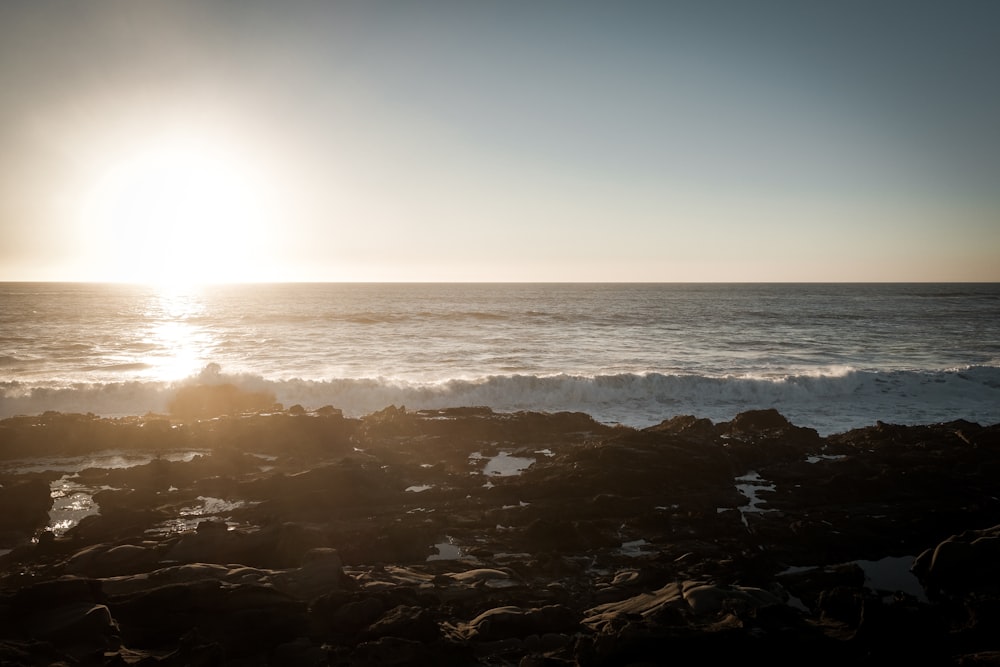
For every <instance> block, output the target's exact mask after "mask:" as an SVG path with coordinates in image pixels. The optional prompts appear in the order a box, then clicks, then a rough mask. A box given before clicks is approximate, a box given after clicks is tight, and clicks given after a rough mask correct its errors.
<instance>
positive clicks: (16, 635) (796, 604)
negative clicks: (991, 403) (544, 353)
mask: <svg viewBox="0 0 1000 667" xmlns="http://www.w3.org/2000/svg"><path fill="white" fill-rule="evenodd" d="M107 450H120V451H126V452H127V451H131V452H136V451H138V452H144V453H145V454H146V457H145V458H144V459H142V460H138V459H137V460H133V461H131V463H132V464H133V465H129V466H128V467H121V466H119V467H114V466H112V465H110V464H108V463H107V462H105V463H101V462H99V461H96V460H92V461H90V462H89V463H91V464H93V465H87V463H88V462H87V461H86V459H87V456H88V455H92V454H94V453H95V452H101V451H107ZM180 450H184V451H187V452H189V453H190V456H184V457H179V458H178V457H174V458H172V457H171V456H170V453H171V452H177V451H180ZM30 452H34V456H35V458H40V457H41V456H44V455H53V456H55V455H58V456H60V457H63V458H65V457H74V456H75V457H79V458H80V460H81V463H80V464H79V469H76V470H49V471H48V472H46V471H42V470H34V471H30V472H29V471H25V472H22V473H21V474H17V473H16V471H11V470H10V469H9V467H8V469H7V471H6V472H4V473H2V474H0V483H2V485H3V486H2V487H0V517H2V518H0V534H2V535H3V537H4V540H5V541H6V543H7V545H8V548H10V549H11V551H10V552H9V553H7V554H5V555H2V556H0V617H2V619H3V620H4V628H5V629H4V630H3V631H0V660H2V661H3V663H4V664H12V665H20V664H24V665H27V664H36V663H37V662H38V661H39V660H42V659H45V660H50V661H51V660H57V659H64V660H66V661H67V662H70V663H71V664H95V665H111V664H116V665H120V664H122V663H123V662H124V664H141V665H148V664H157V665H182V664H191V663H192V662H201V663H202V664H205V663H206V662H207V663H212V664H252V665H258V664H259V665H266V664H336V665H362V664H377V663H386V662H391V663H392V664H413V665H417V664H429V663H436V664H455V665H459V664H461V665H477V664H481V665H506V664H510V665H518V664H547V665H577V664H584V665H612V664H622V663H623V662H637V661H642V660H646V661H650V660H653V661H658V660H663V659H664V656H674V657H682V656H687V657H691V656H695V655H697V656H700V657H703V658H704V657H709V658H719V659H734V660H735V659H744V660H745V659H747V657H748V656H749V657H751V658H752V657H760V658H762V659H763V658H765V657H766V658H767V659H769V660H771V661H772V663H777V664H794V663H801V661H803V660H806V659H808V660H810V661H811V662H814V663H816V664H830V665H833V664H845V663H847V662H854V663H857V664H884V663H885V662H895V661H898V660H901V659H907V660H924V661H926V660H927V659H929V657H930V659H932V660H936V661H937V662H936V664H972V663H970V662H968V661H969V660H972V659H973V658H971V657H970V656H972V655H974V654H976V655H979V654H983V653H984V652H993V654H995V655H1000V641H998V640H996V639H995V636H994V634H993V632H992V630H993V629H995V628H996V627H1000V626H998V623H1000V614H997V613H996V609H1000V577H998V576H997V574H996V568H995V566H994V562H995V554H993V552H992V551H991V547H990V545H992V544H993V543H995V542H996V541H997V540H1000V528H998V526H1000V500H998V498H1000V475H997V474H996V473H997V472H998V471H1000V425H989V426H982V425H977V424H972V423H970V422H965V421H955V422H949V423H945V424H935V425H927V426H902V425H891V424H881V423H880V424H878V425H876V426H872V427H866V428H862V429H854V430H851V431H848V432H845V433H840V434H834V435H829V436H825V437H824V436H820V435H819V434H817V433H816V431H814V430H812V429H808V428H801V427H797V426H795V425H794V424H791V423H789V422H788V421H787V420H786V419H785V418H784V417H783V416H782V415H780V414H779V413H778V412H776V411H774V410H758V411H750V412H746V413H742V414H740V415H737V417H735V418H734V419H732V420H730V421H727V422H720V423H712V422H710V421H709V420H707V419H699V418H696V417H690V416H688V417H675V418H673V419H670V420H667V421H665V422H662V423H660V424H658V425H655V426H652V427H649V428H645V429H635V428H631V427H625V426H608V425H606V424H601V423H600V422H597V421H595V420H593V419H592V418H591V417H589V416H588V415H585V414H582V413H568V412H564V413H538V412H516V413H499V412H494V411H493V410H490V409H489V408H476V407H470V408H452V409H443V410H427V411H407V410H405V409H403V408H395V407H389V408H386V409H384V410H381V411H379V412H376V413H373V414H370V415H366V416H365V417H361V418H347V417H344V416H343V415H341V414H340V413H339V411H337V410H336V409H334V408H325V409H322V410H319V411H314V412H307V411H305V410H303V409H301V408H299V407H298V406H293V407H292V408H289V409H288V410H283V411H281V412H275V413H270V414H248V415H244V416H240V417H207V416H201V417H197V418H188V419H187V420H180V419H172V418H169V417H166V416H163V415H145V416H142V417H129V418H122V419H109V418H101V417H96V416H93V415H90V416H88V415H80V414H64V413H46V414H43V415H35V416H23V417H16V418H9V419H4V420H0V459H2V460H3V461H6V462H8V463H9V462H10V461H12V460H14V459H20V458H31V454H30ZM24 454H27V456H24ZM102 466H107V467H102ZM57 482H58V483H60V484H62V483H67V484H68V483H70V482H72V484H76V485H77V486H75V487H73V488H74V489H81V488H87V489H90V490H92V491H93V493H92V496H91V498H92V501H93V504H94V505H95V506H96V507H95V508H94V511H93V512H92V513H89V514H86V515H85V516H82V517H80V518H79V520H78V521H77V522H76V523H75V524H73V525H71V526H68V527H63V529H62V530H60V531H52V530H48V531H47V530H45V527H46V526H49V527H51V526H50V522H51V518H50V516H49V513H50V512H51V511H52V510H53V505H54V501H55V500H58V499H53V498H52V489H53V488H55V487H53V485H54V484H56V483H57ZM60 488H62V487H60ZM67 488H68V487H67ZM81 502H82V501H81ZM39 531H41V532H39ZM18 536H19V537H18ZM32 538H34V539H32ZM908 563H911V564H912V566H911V567H912V572H907V571H906V570H907V564H908ZM878 568H882V569H883V570H885V572H883V573H882V574H883V575H885V577H888V578H886V579H879V577H880V576H882V575H880V574H878ZM890 570H891V571H890ZM903 575H905V576H904V579H905V581H904V580H902V579H899V577H900V576H903ZM893 577H895V579H893ZM907 577H908V578H907ZM901 582H902V583H901ZM914 585H916V586H917V588H913V586H914ZM192 600H197V603H195V602H192ZM192 605H193V606H192ZM970 618H971V619H974V620H972V621H969V620H968V619H970ZM963 619H965V620H964V621H963ZM963 622H964V623H965V625H963V624H962V623H963ZM963 660H964V661H966V662H961V661H963ZM525 661H527V662H525ZM975 664H981V663H975Z"/></svg>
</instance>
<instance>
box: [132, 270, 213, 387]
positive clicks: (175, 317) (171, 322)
mask: <svg viewBox="0 0 1000 667" xmlns="http://www.w3.org/2000/svg"><path fill="white" fill-rule="evenodd" d="M203 296H204V295H203V294H202V290H201V288H198V287H189V286H185V287H175V286H163V287H157V288H156V291H155V293H154V294H152V295H151V296H150V300H149V303H148V304H147V307H146V312H145V317H146V320H147V322H148V323H149V328H148V329H147V331H146V338H145V342H146V343H148V344H149V345H150V346H151V347H152V350H151V352H150V356H149V357H148V358H147V359H146V363H148V364H149V365H150V367H151V368H152V371H153V373H154V374H155V375H156V376H157V377H158V378H159V379H161V380H179V379H182V378H186V377H190V376H191V375H193V374H195V373H197V372H198V371H199V370H201V369H202V368H204V367H205V365H206V364H207V363H208V362H209V359H208V356H209V354H210V352H211V348H212V346H213V337H212V334H211V332H210V331H209V330H208V329H207V328H206V327H205V326H203V325H201V324H199V323H198V322H199V320H200V318H201V316H202V315H204V314H205V310H206V306H205V302H204V298H203Z"/></svg>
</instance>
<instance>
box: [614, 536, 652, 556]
mask: <svg viewBox="0 0 1000 667" xmlns="http://www.w3.org/2000/svg"><path fill="white" fill-rule="evenodd" d="M646 546H652V545H651V544H650V543H649V542H647V541H646V540H643V539H638V540H630V541H628V542H622V545H621V547H619V552H620V553H621V555H623V556H628V557H630V558H637V557H639V556H652V555H655V554H656V553H657V552H656V551H655V550H651V549H644V548H643V547H646Z"/></svg>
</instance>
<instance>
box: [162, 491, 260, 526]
mask: <svg viewBox="0 0 1000 667" xmlns="http://www.w3.org/2000/svg"><path fill="white" fill-rule="evenodd" d="M198 500H199V501H200V503H199V504H198V505H189V506H187V507H182V508H181V509H180V510H179V511H178V516H177V518H175V519H169V520H167V521H164V522H163V523H161V524H160V525H158V526H156V527H155V528H153V529H152V530H151V531H150V532H152V533H155V534H167V533H180V532H184V531H188V530H195V529H196V528H197V527H198V524H199V523H201V522H202V521H204V520H206V519H210V518H220V519H222V520H223V521H224V522H225V523H226V525H227V526H228V527H229V529H230V530H232V529H233V528H235V527H236V526H237V525H238V524H237V523H236V522H235V521H231V520H230V519H229V518H228V517H221V516H220V515H222V514H226V513H228V512H232V511H233V510H236V509H239V508H241V507H247V506H250V505H256V504H257V503H255V502H254V503H247V502H244V501H242V500H236V501H229V500H225V499H224V498H213V497H211V496H198Z"/></svg>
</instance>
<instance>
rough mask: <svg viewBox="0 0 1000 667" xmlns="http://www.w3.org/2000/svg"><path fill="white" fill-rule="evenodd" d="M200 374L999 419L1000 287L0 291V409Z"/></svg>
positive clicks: (310, 399) (691, 409)
mask: <svg viewBox="0 0 1000 667" xmlns="http://www.w3.org/2000/svg"><path fill="white" fill-rule="evenodd" d="M199 382H213V383H215V382H219V383H221V382H231V383H233V384H236V385H238V386H240V387H243V388H245V389H248V390H253V391H262V390H263V391H269V392H271V393H273V394H274V395H275V396H276V399H277V400H278V401H279V402H281V403H282V404H284V405H285V407H288V406H291V405H294V404H301V405H302V406H304V407H306V408H308V409H313V408H319V407H322V406H324V405H333V406H335V407H338V408H340V409H342V410H343V411H344V413H345V414H347V415H351V416H359V415H363V414H368V413H370V412H374V411H376V410H380V409H382V408H384V407H386V406H388V405H397V406H406V407H407V408H408V409H420V408H439V407H454V406H469V405H485V406H490V407H492V408H493V409H495V410H497V411H504V412H506V411H517V410H541V411H559V410H572V411H582V412H587V413H589V414H591V415H593V416H594V417H595V418H596V419H598V420H601V421H605V422H618V423H623V424H627V425H631V426H639V427H641V426H647V425H650V424H655V423H658V422H660V421H662V420H664V419H668V418H670V417H672V416H675V415H683V414H692V415H697V416H700V417H708V418H710V419H712V420H713V421H720V420H726V419H730V418H731V417H733V416H734V415H735V414H737V413H738V412H741V411H744V410H749V409H755V408H772V407H773V408H776V409H778V410H779V411H780V412H781V413H783V414H784V415H785V416H786V417H788V418H789V419H790V420H791V421H792V422H793V423H795V424H798V425H801V426H810V427H813V428H816V429H817V430H819V431H820V432H821V433H823V434H829V433H834V432H841V431H844V430H847V429H850V428H854V427H859V426H866V425H870V424H874V423H875V422H876V421H878V420H881V421H885V422H893V423H905V424H922V423H933V422H940V421H948V420H953V419H968V420H970V421H976V422H980V423H982V424H992V423H996V422H1000V284H891V285H890V284H848V285H844V284H763V285H758V284H634V285H629V284H588V285H585V284H275V285H234V286H215V287H203V288H191V289H188V290H162V289H157V288H152V287H137V286H122V285H91V284H66V283H64V284H60V283H4V284H0V417H8V416H12V415H17V414H37V413H41V412H43V411H46V410H59V411H64V412H93V413H96V414H99V415H107V416H124V415H141V414H145V413H147V412H165V411H166V408H167V404H168V402H169V401H170V399H171V398H172V397H173V395H174V394H175V392H176V391H177V390H178V388H180V387H182V386H184V385H188V384H192V383H199Z"/></svg>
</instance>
